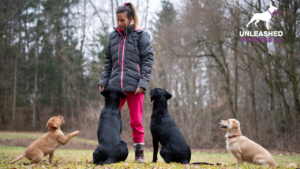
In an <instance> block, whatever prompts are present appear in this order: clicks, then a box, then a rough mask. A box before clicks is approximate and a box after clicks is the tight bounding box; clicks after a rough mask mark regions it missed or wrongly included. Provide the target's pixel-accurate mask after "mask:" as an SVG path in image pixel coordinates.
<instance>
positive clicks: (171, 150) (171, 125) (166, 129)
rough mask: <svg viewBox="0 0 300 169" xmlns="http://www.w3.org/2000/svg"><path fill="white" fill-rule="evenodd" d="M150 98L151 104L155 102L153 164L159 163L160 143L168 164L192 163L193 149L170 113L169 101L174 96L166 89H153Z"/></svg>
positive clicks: (152, 120) (152, 122) (152, 129)
mask: <svg viewBox="0 0 300 169" xmlns="http://www.w3.org/2000/svg"><path fill="white" fill-rule="evenodd" d="M150 96H151V102H152V101H153V100H154V103H153V110H152V116H151V125H150V130H151V133H152V139H153V162H156V161H157V151H158V142H160V144H161V145H162V148H161V150H160V155H161V156H162V158H163V159H164V160H165V162H166V163H170V162H177V163H182V164H188V163H190V160H191V148H190V146H189V145H188V144H187V143H186V141H185V139H184V137H183V135H182V134H181V132H180V130H179V128H178V126H177V125H176V123H175V122H174V121H173V119H172V117H171V115H170V113H169V111H168V106H167V100H168V99H170V98H171V97H172V95H171V94H170V93H168V92H167V91H166V90H164V89H160V88H155V89H151V91H150Z"/></svg>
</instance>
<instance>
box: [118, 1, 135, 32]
mask: <svg viewBox="0 0 300 169" xmlns="http://www.w3.org/2000/svg"><path fill="white" fill-rule="evenodd" d="M123 12H126V15H127V18H128V19H129V18H130V17H132V18H133V23H134V30H137V29H138V24H139V19H138V16H137V13H136V10H135V8H134V6H133V4H132V3H131V2H127V3H125V4H124V5H122V6H119V7H118V9H117V12H116V13H117V14H118V13H123Z"/></svg>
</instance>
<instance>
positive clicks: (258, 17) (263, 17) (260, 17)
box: [246, 2, 279, 30]
mask: <svg viewBox="0 0 300 169" xmlns="http://www.w3.org/2000/svg"><path fill="white" fill-rule="evenodd" d="M277 10H278V8H276V7H275V6H273V5H272V2H271V3H270V8H269V9H268V10H267V11H266V12H264V13H256V14H254V15H253V17H252V18H251V20H250V22H249V23H248V24H247V26H246V27H247V28H248V26H249V24H251V23H252V22H254V21H256V22H255V26H256V27H257V23H258V22H259V21H265V22H266V27H267V29H268V30H269V28H270V27H269V22H270V20H271V17H272V15H273V14H274V15H275V16H277V12H278V13H279V11H277Z"/></svg>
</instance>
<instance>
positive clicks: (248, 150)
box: [220, 119, 277, 166]
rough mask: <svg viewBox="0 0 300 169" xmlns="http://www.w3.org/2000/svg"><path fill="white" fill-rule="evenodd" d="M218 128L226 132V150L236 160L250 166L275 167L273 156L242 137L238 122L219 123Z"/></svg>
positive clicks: (222, 121)
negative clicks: (250, 164)
mask: <svg viewBox="0 0 300 169" xmlns="http://www.w3.org/2000/svg"><path fill="white" fill-rule="evenodd" d="M220 125H221V126H220V128H221V129H223V130H226V131H227V134H226V135H225V137H226V145H227V146H226V148H227V150H228V151H229V152H230V153H231V154H232V155H233V156H234V157H235V158H236V159H237V160H238V163H239V164H243V162H244V161H246V162H248V163H252V164H261V165H268V166H276V165H277V164H276V162H275V160H274V158H273V156H272V155H271V154H270V153H269V152H268V151H267V150H266V149H264V148H263V147H262V146H260V145H259V144H257V143H255V142H254V141H252V140H250V139H248V138H247V137H245V136H243V135H242V132H241V129H240V122H239V121H237V120H236V119H228V120H221V121H220Z"/></svg>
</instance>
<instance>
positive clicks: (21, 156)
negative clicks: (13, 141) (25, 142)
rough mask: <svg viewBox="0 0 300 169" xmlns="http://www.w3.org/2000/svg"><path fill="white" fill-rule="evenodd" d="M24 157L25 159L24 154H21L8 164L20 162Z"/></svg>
mask: <svg viewBox="0 0 300 169" xmlns="http://www.w3.org/2000/svg"><path fill="white" fill-rule="evenodd" d="M24 157H25V152H24V153H22V154H21V155H20V156H19V157H17V158H16V159H14V160H12V161H11V162H9V163H10V164H12V163H15V162H17V161H19V160H21V159H22V158H24Z"/></svg>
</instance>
